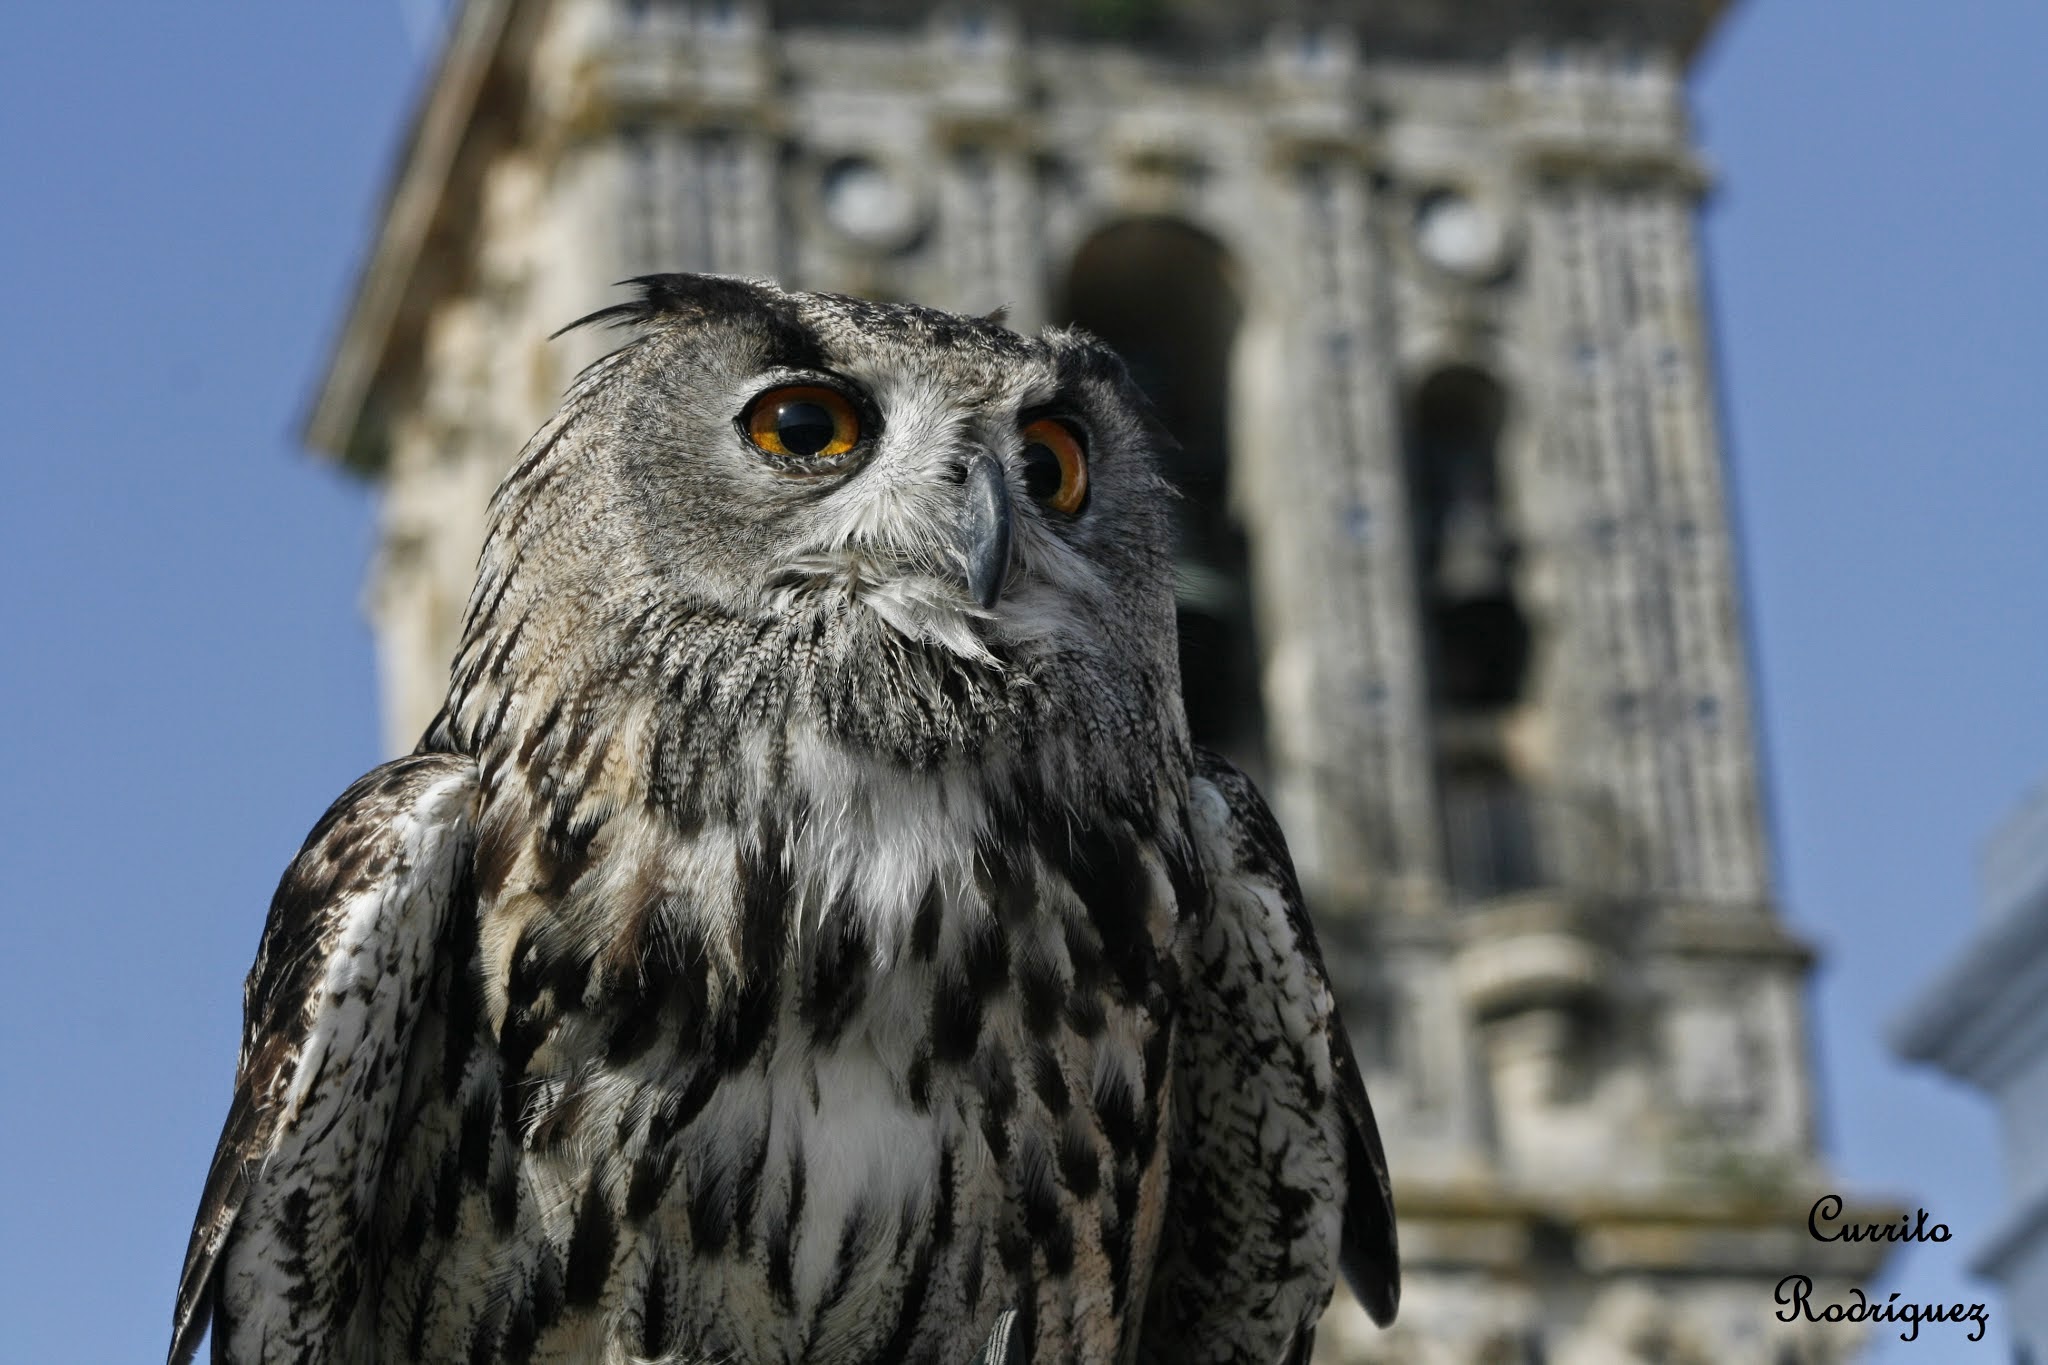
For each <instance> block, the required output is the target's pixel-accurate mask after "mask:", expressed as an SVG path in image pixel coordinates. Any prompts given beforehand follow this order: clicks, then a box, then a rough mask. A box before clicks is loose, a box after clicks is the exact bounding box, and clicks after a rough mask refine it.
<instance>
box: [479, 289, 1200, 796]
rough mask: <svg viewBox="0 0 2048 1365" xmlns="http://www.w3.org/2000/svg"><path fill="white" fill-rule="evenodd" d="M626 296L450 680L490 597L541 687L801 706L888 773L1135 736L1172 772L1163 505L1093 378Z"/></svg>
mask: <svg viewBox="0 0 2048 1365" xmlns="http://www.w3.org/2000/svg"><path fill="white" fill-rule="evenodd" d="M634 283H635V284H637V285H638V286H639V288H640V290H641V294H640V297H639V298H638V299H636V300H635V301H633V302H631V303H626V304H622V305H619V306H617V307H614V308H609V309H606V310H604V311H602V312H600V313H597V314H593V315H592V317H590V318H587V319H584V323H590V322H605V323H611V324H620V325H628V326H632V327H635V328H636V329H638V336H637V337H636V338H635V340H634V341H632V342H631V343H629V344H628V345H627V346H625V347H624V348H622V349H621V350H619V351H617V352H614V353H613V354H612V355H610V356H608V357H606V358H605V359H603V360H601V361H599V362H598V363H597V364H595V365H593V366H592V367H591V368H590V369H589V370H588V371H586V372H585V374H584V375H583V376H582V378H580V379H579V380H578V382H577V384H576V385H575V386H573V387H572V389H571V391H570V394H569V396H568V398H567V399H566V400H565V402H564V404H563V407H562V410H561V411H560V412H559V413H558V414H557V415H556V417H555V418H554V419H553V421H551V422H550V423H549V425H548V426H547V427H546V428H543V430H542V431H541V433H540V434H539V435H538V436H536V438H535V440H534V443H533V444H532V445H531V446H530V447H529V449H528V452H527V453H526V455H525V456H524V457H523V458H522V459H521V461H520V462H519V464H518V466H517V467H516V468H515V469H514V471H513V473H512V475H511V476H510V477H508V479H507V480H506V483H505V485H504V487H503V488H502V489H501V490H500V492H499V495H498V499H497V501H496V503H495V504H494V510H493V529H492V533H491V539H490V544H489V545H488V546H487V548H486V551H485V558H484V578H483V581H482V582H480V584H479V588H478V595H477V599H476V604H475V606H474V607H473V611H472V619H471V622H470V627H469V634H470V637H471V641H470V643H471V645H472V646H474V647H472V648H469V649H466V650H465V654H466V655H468V656H469V657H471V658H472V659H478V658H482V657H484V655H485V653H486V651H485V649H484V647H483V646H484V644H485V637H488V636H489V635H491V634H492V633H493V630H492V628H491V627H490V626H489V623H488V622H487V621H485V620H484V619H482V618H483V616H484V615H487V614H490V613H487V612H486V611H485V608H486V607H487V606H488V605H490V604H492V603H494V602H496V601H497V600H498V599H494V598H493V597H492V593H493V592H494V591H497V589H498V585H499V584H500V583H501V582H502V581H503V580H506V579H510V580H513V581H514V583H515V587H514V589H512V590H511V595H512V596H515V597H518V598H520V599H524V600H526V605H525V606H524V607H523V608H521V610H522V611H523V613H524V614H523V615H522V618H521V619H522V620H527V621H531V619H532V618H533V617H534V616H535V615H543V616H550V617H554V618H556V626H557V628H556V629H554V630H551V631H547V632H545V633H547V634H549V635H551V636H553V637H554V639H555V641H556V642H557V647H556V648H554V649H552V650H551V651H549V657H550V659H551V660H552V662H551V664H550V666H552V667H562V666H564V665H565V664H566V665H568V666H572V667H573V666H574V665H575V659H577V658H584V659H586V660H587V661H588V666H590V667H593V668H594V667H611V668H613V670H614V671H615V672H618V673H619V674H620V676H622V677H624V676H628V675H630V676H632V677H635V678H640V679H643V680H645V681H648V682H663V683H665V684H666V685H667V686H669V687H670V689H671V690H672V691H674V690H678V686H677V683H676V676H677V670H678V669H682V670H685V671H688V670H691V669H699V670H711V671H714V672H716V673H718V675H719V676H718V677H717V678H716V679H715V680H714V682H713V683H708V684H702V685H698V684H692V685H691V686H689V687H685V688H681V689H680V690H684V691H689V692H691V693H692V694H693V695H695V696H696V697H697V698H699V699H700V701H702V700H706V699H709V702H715V700H716V699H717V698H720V697H730V696H735V695H741V696H745V697H746V698H747V702H746V704H747V705H749V706H753V707H755V708H757V709H760V708H762V707H764V706H765V707H766V708H767V709H768V710H773V709H775V706H776V705H777V704H778V702H779V703H781V704H785V705H786V706H787V707H792V708H803V707H805V705H806V703H809V704H811V708H810V709H814V710H822V711H823V712H824V713H825V719H826V720H827V721H829V722H830V723H831V728H832V729H833V730H835V731H837V732H839V733H840V735H841V737H842V738H854V739H858V740H859V741H860V742H862V743H867V744H876V743H879V744H882V745H883V746H884V747H888V748H892V749H894V750H896V751H898V756H899V757H913V758H918V759H921V760H928V759H932V758H937V757H942V756H943V754H944V753H945V752H948V751H952V752H957V751H958V750H959V749H960V748H962V747H975V746H978V745H979V744H981V743H984V742H986V741H988V740H990V739H992V738H1009V739H1018V738H1020V737H1023V738H1029V737H1030V736H1031V735H1032V734H1034V733H1037V732H1041V731H1044V730H1045V729H1047V728H1048V727H1052V728H1060V727H1065V728H1067V729H1070V730H1072V731H1073V733H1074V735H1075V736H1077V737H1079V736H1083V735H1092V736H1094V737H1095V738H1098V739H1099V738H1100V737H1101V736H1102V735H1103V734H1104V733H1106V732H1107V731H1110V730H1115V729H1118V728H1129V726H1130V724H1131V723H1132V721H1133V719H1134V716H1133V712H1134V711H1135V710H1146V709H1150V710H1154V711H1164V712H1168V713H1171V716H1172V721H1171V725H1170V727H1169V728H1170V729H1171V730H1172V731H1174V732H1175V736H1174V737H1161V736H1155V737H1154V739H1155V744H1153V745H1148V746H1146V747H1151V748H1155V749H1156V747H1157V743H1156V741H1157V740H1159V739H1160V738H1172V740H1173V747H1181V748H1184V746H1185V739H1184V738H1180V737H1177V736H1178V732H1179V730H1180V722H1179V719H1178V713H1179V678H1178V673H1177V665H1176V662H1175V635H1174V617H1173V583H1172V558H1171V553H1170V534H1171V533H1170V520H1169V516H1168V510H1167V505H1166V499H1167V498H1168V497H1169V496H1171V494H1170V492H1169V488H1168V485H1167V484H1166V483H1165V481H1164V480H1163V479H1162V478H1161V477H1160V475H1159V473H1158V471H1157V469H1156V467H1155V461H1154V451H1153V438H1152V434H1151V433H1152V430H1153V427H1152V424H1151V423H1150V422H1149V420H1148V418H1147V415H1146V412H1147V410H1146V407H1145V404H1144V400H1143V399H1142V397H1141V396H1140V395H1139V394H1138V392H1137V390H1136V389H1135V387H1134V386H1133V385H1132V384H1131V382H1130V380H1129V378H1128V376H1127V374H1126V373H1125V370H1124V367H1123V365H1122V363H1121V362H1120V361H1119V360H1118V359H1117V358H1116V356H1115V355H1114V354H1113V353H1111V352H1110V351H1109V350H1108V349H1106V348H1105V347H1103V346H1102V345H1101V344H1100V343H1098V342H1096V341H1094V340H1093V339H1091V338H1089V337H1087V336H1085V335H1083V334H1080V333H1077V332H1072V331H1065V330H1051V331H1048V332H1046V333H1044V334H1043V335H1041V336H1038V337H1036V338H1027V337H1024V336H1020V335H1019V334H1017V333H1015V332H1013V331H1010V330H1009V329H1008V328H1006V327H1004V326H1003V325H1001V323H1000V322H998V321H995V320H992V319H983V318H967V317H960V316H955V315H952V314H948V313H942V312H937V311H934V310H931V309H926V308H919V307H913V306H907V305H897V304H884V303H875V302H869V301H864V300H856V299H850V298H844V297H840V296H836V295H830V294H808V293H797V292H792V291H784V290H782V289H779V288H776V287H775V286H772V285H768V284H762V283H754V282H747V281H740V280H734V279H726V278H719V277H710V276H695V275H662V276H654V277H649V278H647V279H643V280H639V281H635V282H634ZM578 325H582V324H578ZM503 595H504V594H502V593H501V594H500V596H501V597H502V596H503ZM550 604H553V605H552V606H551V605H550ZM492 610H493V611H497V612H502V607H493V608H492ZM503 629H504V625H503V623H502V622H500V623H499V624H498V626H497V627H496V630H497V632H502V630H503ZM693 632H694V636H693ZM572 636H573V637H574V639H575V641H576V645H575V647H574V648H569V649H566V650H565V649H564V648H563V647H562V646H563V644H564V643H565V642H566V641H567V640H568V639H569V638H570V637H572ZM693 639H694V640H695V641H696V642H695V643H693ZM705 641H710V642H712V643H711V644H710V645H706V644H705V643H704V642H705ZM720 641H724V642H725V643H724V644H722V645H721V644H718V642H720ZM742 641H753V642H754V643H753V644H743V643H740V642H742ZM763 641H767V642H769V643H768V644H763V643H761V642H763ZM714 646H715V647H714ZM707 649H708V650H709V653H708V654H707V653H706V650H707ZM600 659H602V660H604V661H606V662H604V663H602V664H600V663H599V660H600ZM733 669H739V670H741V671H742V672H744V673H747V674H748V675H750V676H751V677H752V678H753V681H752V682H751V683H749V684H748V686H747V688H745V689H736V688H735V687H734V686H733V685H732V679H731V678H730V677H728V676H726V675H727V674H729V673H730V672H731V671H732V670H733ZM457 671H458V691H460V689H461V676H462V664H461V662H460V661H458V670H457ZM764 688H765V689H766V692H765V693H764V690H763V689H764ZM768 694H772V695H768ZM764 697H765V698H766V700H765V701H764ZM709 702H707V704H709ZM1147 719H1150V718H1149V717H1148V718H1147ZM1145 728H1147V729H1150V728H1151V726H1150V725H1147V726H1146V727H1145Z"/></svg>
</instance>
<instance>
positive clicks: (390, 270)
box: [305, 0, 520, 474]
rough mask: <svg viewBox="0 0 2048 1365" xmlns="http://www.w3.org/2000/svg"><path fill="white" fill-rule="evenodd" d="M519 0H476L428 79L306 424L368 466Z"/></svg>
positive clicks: (348, 458) (329, 449)
mask: <svg viewBox="0 0 2048 1365" xmlns="http://www.w3.org/2000/svg"><path fill="white" fill-rule="evenodd" d="M519 4H520V0H467V3H465V4H464V5H463V6H462V9H461V12H460V14H459V15H458V16H457V18H456V20H455V22H454V25H453V28H452V30H451V32H450V34H449V38H448V42H447V46H446V47H445V48H444V49H443V51H442V54H441V60H440V64H439V66H438V67H437V68H436V69H435V71H434V74H433V76H432V77H431V79H430V80H429V81H428V83H427V86H426V95H425V98H424V100H423V102H422V103H421V105H420V107H419V110H418V112H417V113H416V115H415V116H414V119H413V125H412V131H411V134H410V136H409V137H408V138H407V140H406V147H405V151H404V153H403V154H402V155H401V156H400V158H399V161H398V173H397V175H396V176H395V177H394V178H393V180H392V182H391V186H390V189H389V190H388V192H387V194H386V197H385V202H384V207H383V210H382V212H381V213H380V214H379V215H378V220H377V235H376V239H375V242H374V243H373V245H372V246H371V248H370V254H369V259H368V261H367V262H366V263H365V265H364V266H363V269H362V273H361V274H360V275H359V276H358V277H357V282H356V290H355V297H354V299H353V300H352V301H351V303H350V306H349V311H348V317H347V320H346V321H345V322H344V323H343V324H342V328H341V333H340V335H339V336H338V337H337V338H336V339H335V342H334V346H333V349H332V351H331V352H330V353H329V356H328V362H327V368H326V371H325V374H324V377H323V378H322V380H321V383H320V387H319V390H318V391H317V392H316V393H315V395H314V399H313V405H312V410H311V412H310V413H309V414H308V415H307V418H306V424H305V440H306V444H308V445H309V446H311V447H312V448H313V449H315V450H317V451H320V452H323V453H324V454H327V455H329V456H331V457H333V458H335V459H337V460H339V461H341V462H342V463H344V464H346V465H348V466H350V467H351V468H354V469H356V470H358V471H359V472H362V473H365V474H375V473H376V472H378V469H379V468H380V466H381V464H382V459H383V453H382V451H381V450H378V449H375V448H374V445H375V442H374V440H373V439H371V433H370V432H369V431H368V430H366V427H367V426H368V425H369V423H368V422H367V421H366V419H367V418H368V417H369V416H370V409H371V408H372V406H373V405H374V403H375V401H376V390H377V386H378V383H379V380H380V379H381V377H382V375H383V373H384V372H385V371H386V370H387V369H388V368H389V367H390V364H391V361H392V359H393V353H394V351H395V350H396V349H398V347H399V344H400V342H401V340H402V338H401V335H400V334H401V333H402V331H403V330H404V328H405V326H406V324H407V318H406V314H407V312H408V309H410V308H418V307H420V306H421V301H420V299H419V294H420V293H421V291H420V290H419V289H418V288H417V281H418V275H419V272H420V268H421V266H422V263H423V258H424V257H425V256H426V255H427V252H428V248H429V245H430V243H431V241H432V239H433V235H434V232H435V229H436V226H437V224H438V223H439V221H440V219H441V216H442V214H443V213H444V212H445V211H446V210H447V207H448V199H449V188H450V181H451V180H452V179H453V177H454V174H455V170H456V167H457V165H458V163H459V161H460V159H461V156H462V152H463V150H464V146H465V144H466V143H467V142H468V141H469V139H470V136H471V131H472V127H473V125H474V124H475V123H476V122H477V119H476V113H477V109H478V106H479V104H480V102H481V101H482V98H483V94H484V91H485V88H486V86H487V85H488V83H489V78H490V75H491V72H492V70H493V69H494V68H495V67H496V66H497V64H498V60H499V55H500V51H501V49H502V47H503V44H504V41H505V38H506V35H507V33H508V31H509V29H510V27H511V25H510V19H511V16H512V12H513V11H514V9H516V8H517V7H518V6H519Z"/></svg>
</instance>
